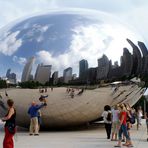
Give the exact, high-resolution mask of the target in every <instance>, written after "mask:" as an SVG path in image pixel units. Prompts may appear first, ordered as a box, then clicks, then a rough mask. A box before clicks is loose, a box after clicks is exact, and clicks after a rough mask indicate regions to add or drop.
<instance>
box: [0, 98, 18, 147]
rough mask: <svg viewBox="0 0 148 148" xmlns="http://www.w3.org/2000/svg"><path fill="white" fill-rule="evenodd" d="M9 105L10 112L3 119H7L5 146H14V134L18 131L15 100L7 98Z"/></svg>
mask: <svg viewBox="0 0 148 148" xmlns="http://www.w3.org/2000/svg"><path fill="white" fill-rule="evenodd" d="M7 105H8V113H7V114H6V116H5V117H4V118H2V121H6V123H5V137H4V141H3V148H14V142H13V136H14V134H15V132H16V125H15V119H16V110H15V108H14V102H13V100H12V99H8V100H7Z"/></svg>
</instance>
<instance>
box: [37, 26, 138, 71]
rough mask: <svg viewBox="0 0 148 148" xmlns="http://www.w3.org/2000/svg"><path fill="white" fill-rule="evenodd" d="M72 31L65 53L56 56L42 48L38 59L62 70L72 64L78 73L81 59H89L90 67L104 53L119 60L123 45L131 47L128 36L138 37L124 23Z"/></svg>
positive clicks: (95, 64) (94, 64)
mask: <svg viewBox="0 0 148 148" xmlns="http://www.w3.org/2000/svg"><path fill="white" fill-rule="evenodd" d="M72 31H73V32H74V33H73V34H72V40H71V44H70V46H69V49H68V50H67V51H65V53H63V54H60V55H58V56H56V57H54V56H52V54H51V53H50V52H48V51H44V50H42V51H40V52H38V53H36V55H37V59H38V60H39V61H40V62H43V63H45V64H50V65H52V68H53V70H58V71H60V72H62V71H63V70H64V69H65V68H67V67H69V66H71V67H72V68H73V71H74V72H76V73H78V69H79V61H80V60H82V59H86V60H87V61H88V63H89V67H96V66H97V59H98V58H100V57H101V56H102V55H103V53H104V54H106V55H107V56H108V57H109V59H112V60H113V62H114V61H116V60H117V61H119V60H120V56H121V55H122V53H123V50H122V49H123V47H129V46H126V45H128V44H127V42H126V38H127V37H130V38H131V39H133V40H134V39H135V38H137V36H135V35H134V34H133V33H132V32H131V31H129V30H128V29H126V28H124V27H122V25H121V26H114V27H113V26H111V25H108V24H107V25H105V24H104V25H96V24H94V25H90V26H77V27H75V28H73V29H72ZM119 32H120V34H119ZM121 34H122V35H121ZM115 53H116V54H115ZM61 74H62V73H61Z"/></svg>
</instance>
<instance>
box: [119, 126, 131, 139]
mask: <svg viewBox="0 0 148 148" xmlns="http://www.w3.org/2000/svg"><path fill="white" fill-rule="evenodd" d="M122 133H123V134H124V136H125V137H126V139H127V140H131V139H130V137H129V135H128V133H127V126H126V125H124V124H122V125H121V127H120V129H119V140H122Z"/></svg>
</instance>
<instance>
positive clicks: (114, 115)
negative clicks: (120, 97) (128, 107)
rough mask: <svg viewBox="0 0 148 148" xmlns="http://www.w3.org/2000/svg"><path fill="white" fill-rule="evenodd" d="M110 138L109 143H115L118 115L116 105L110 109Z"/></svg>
mask: <svg viewBox="0 0 148 148" xmlns="http://www.w3.org/2000/svg"><path fill="white" fill-rule="evenodd" d="M111 112H112V138H111V141H117V140H118V139H117V134H118V127H119V114H120V111H119V110H118V105H115V106H114V108H113V109H112V111H111Z"/></svg>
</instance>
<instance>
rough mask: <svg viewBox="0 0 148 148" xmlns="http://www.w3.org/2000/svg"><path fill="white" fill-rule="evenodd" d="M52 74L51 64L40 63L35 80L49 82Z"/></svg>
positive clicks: (43, 82)
mask: <svg viewBox="0 0 148 148" xmlns="http://www.w3.org/2000/svg"><path fill="white" fill-rule="evenodd" d="M50 75H51V65H43V64H39V65H38V67H37V70H36V73H35V81H38V82H40V83H42V84H45V83H46V82H49V79H50Z"/></svg>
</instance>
